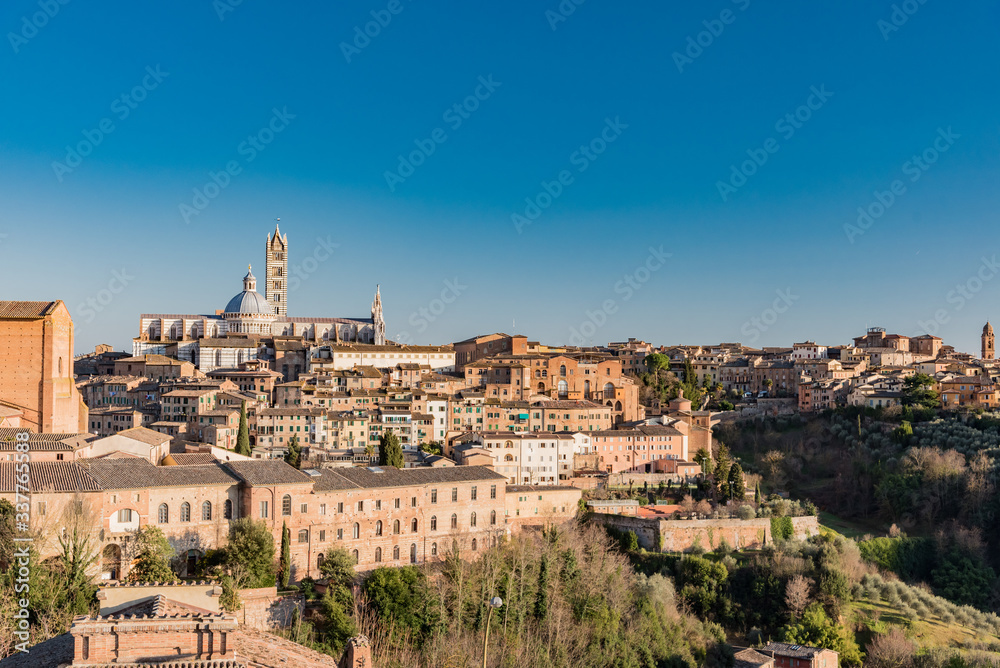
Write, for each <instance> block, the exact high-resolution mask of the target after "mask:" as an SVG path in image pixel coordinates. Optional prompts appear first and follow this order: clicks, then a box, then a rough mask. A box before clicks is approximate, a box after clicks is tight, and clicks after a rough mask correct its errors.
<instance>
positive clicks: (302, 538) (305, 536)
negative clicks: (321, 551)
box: [299, 529, 309, 543]
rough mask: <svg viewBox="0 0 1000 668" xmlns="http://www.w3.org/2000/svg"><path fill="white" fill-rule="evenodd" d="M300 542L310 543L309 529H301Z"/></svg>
mask: <svg viewBox="0 0 1000 668" xmlns="http://www.w3.org/2000/svg"><path fill="white" fill-rule="evenodd" d="M299 542H300V543H308V542H309V530H308V529H299Z"/></svg>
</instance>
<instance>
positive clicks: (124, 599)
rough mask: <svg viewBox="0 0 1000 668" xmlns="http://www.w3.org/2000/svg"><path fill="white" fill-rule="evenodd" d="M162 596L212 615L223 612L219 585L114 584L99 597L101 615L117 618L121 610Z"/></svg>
mask: <svg viewBox="0 0 1000 668" xmlns="http://www.w3.org/2000/svg"><path fill="white" fill-rule="evenodd" d="M160 594H162V595H163V596H166V597H167V598H169V599H171V600H172V601H176V602H178V603H184V604H186V605H193V606H195V607H197V608H201V609H202V610H208V611H209V612H213V613H217V612H220V608H219V596H220V595H221V594H222V587H221V586H220V585H219V584H218V583H215V582H192V583H170V584H132V585H130V584H112V585H106V586H103V587H101V589H100V591H99V592H98V594H97V598H98V600H100V602H101V610H100V614H101V615H113V614H114V613H116V612H118V610H120V609H121V608H127V607H128V606H130V605H135V603H136V601H141V600H143V599H146V598H150V597H152V596H157V595H160Z"/></svg>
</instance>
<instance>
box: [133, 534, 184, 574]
mask: <svg viewBox="0 0 1000 668" xmlns="http://www.w3.org/2000/svg"><path fill="white" fill-rule="evenodd" d="M133 550H134V552H133V554H134V560H133V562H132V570H130V571H129V573H128V581H129V582H173V581H174V580H176V579H177V578H176V576H175V575H174V571H173V570H172V569H171V568H170V558H171V557H172V556H173V554H174V548H173V547H171V546H170V541H168V540H167V537H166V536H164V535H163V531H161V530H160V528H159V527H156V526H152V525H150V524H147V525H146V526H144V527H142V528H141V529H137V530H136V532H135V547H134V548H133Z"/></svg>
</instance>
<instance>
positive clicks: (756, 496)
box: [753, 481, 760, 506]
mask: <svg viewBox="0 0 1000 668" xmlns="http://www.w3.org/2000/svg"><path fill="white" fill-rule="evenodd" d="M753 502H754V503H755V504H757V505H758V506H759V505H760V482H759V481H758V482H757V484H756V485H754V489H753Z"/></svg>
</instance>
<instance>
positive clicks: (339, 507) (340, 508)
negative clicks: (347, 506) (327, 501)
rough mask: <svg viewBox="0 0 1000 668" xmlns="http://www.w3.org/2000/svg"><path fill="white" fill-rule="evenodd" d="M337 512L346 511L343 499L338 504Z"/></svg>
mask: <svg viewBox="0 0 1000 668" xmlns="http://www.w3.org/2000/svg"><path fill="white" fill-rule="evenodd" d="M337 512H338V513H342V512H344V502H343V501H341V502H340V503H338V504H337Z"/></svg>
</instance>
